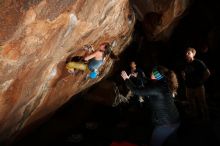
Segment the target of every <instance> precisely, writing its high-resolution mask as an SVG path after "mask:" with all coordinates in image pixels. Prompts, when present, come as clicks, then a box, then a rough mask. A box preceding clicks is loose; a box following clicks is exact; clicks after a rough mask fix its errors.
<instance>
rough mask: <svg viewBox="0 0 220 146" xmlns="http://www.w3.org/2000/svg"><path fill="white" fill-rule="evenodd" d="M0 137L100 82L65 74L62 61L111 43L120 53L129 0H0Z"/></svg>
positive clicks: (127, 35) (128, 25)
mask: <svg viewBox="0 0 220 146" xmlns="http://www.w3.org/2000/svg"><path fill="white" fill-rule="evenodd" d="M0 11H1V13H0V28H1V30H0V137H1V141H5V140H6V139H8V138H11V137H12V136H13V137H14V136H16V135H17V134H19V133H20V131H21V130H22V129H24V128H25V127H27V126H28V125H30V124H31V123H33V121H36V120H39V119H41V118H43V117H44V116H47V115H48V114H49V113H51V112H53V111H55V110H56V109H57V108H59V107H60V106H61V105H63V104H64V103H65V102H67V101H68V100H69V99H70V97H71V96H73V95H75V94H77V93H79V92H80V91H82V90H83V89H85V88H87V87H89V86H91V85H92V84H94V83H96V82H98V81H100V80H101V79H102V78H103V77H104V76H105V75H106V74H107V73H108V72H109V70H110V68H111V66H112V64H113V61H112V60H111V59H110V58H108V59H107V60H106V63H105V64H104V65H103V67H102V68H101V71H100V72H101V75H100V77H99V78H98V79H95V80H85V76H86V73H83V72H79V73H77V74H76V75H74V76H72V75H69V74H68V73H67V72H66V70H65V69H64V65H65V61H66V59H67V58H68V57H69V56H72V55H83V54H84V53H85V51H84V50H82V49H81V48H82V47H83V45H86V44H92V45H93V46H94V48H97V46H98V45H99V44H100V43H102V42H103V41H108V42H113V41H114V47H113V51H114V53H115V54H119V53H120V52H121V51H122V50H123V48H124V46H126V45H127V44H128V43H129V41H130V39H131V33H132V30H133V26H134V22H135V18H134V15H133V12H132V10H131V8H130V5H129V2H128V0H108V1H107V0H98V1H97V0H62V1H61V0H16V1H15V0H0Z"/></svg>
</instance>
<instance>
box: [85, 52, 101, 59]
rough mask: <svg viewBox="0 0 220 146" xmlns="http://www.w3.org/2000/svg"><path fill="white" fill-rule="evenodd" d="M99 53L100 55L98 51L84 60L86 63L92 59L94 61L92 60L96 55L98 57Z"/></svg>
mask: <svg viewBox="0 0 220 146" xmlns="http://www.w3.org/2000/svg"><path fill="white" fill-rule="evenodd" d="M97 53H98V52H97V51H96V52H94V53H92V54H90V55H88V56H86V57H85V58H84V60H85V61H88V60H90V59H92V58H95V57H96V55H97Z"/></svg>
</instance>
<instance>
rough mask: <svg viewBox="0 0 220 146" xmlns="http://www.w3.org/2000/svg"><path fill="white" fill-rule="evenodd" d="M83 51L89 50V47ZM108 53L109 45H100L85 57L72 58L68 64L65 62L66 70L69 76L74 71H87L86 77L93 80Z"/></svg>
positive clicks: (109, 50) (109, 51)
mask: <svg viewBox="0 0 220 146" xmlns="http://www.w3.org/2000/svg"><path fill="white" fill-rule="evenodd" d="M85 49H86V50H91V47H89V46H86V48H85ZM110 53H111V48H110V44H109V43H107V42H105V43H102V44H101V45H100V46H99V49H97V50H96V51H94V52H93V53H91V54H89V55H87V56H85V57H82V56H75V57H73V58H72V59H71V61H70V62H67V64H66V68H67V70H68V72H70V73H71V74H74V72H75V70H82V71H88V72H89V75H88V77H89V78H92V79H95V78H96V77H97V76H98V69H99V67H100V66H101V65H102V64H103V62H104V59H105V57H106V56H107V55H109V54H110Z"/></svg>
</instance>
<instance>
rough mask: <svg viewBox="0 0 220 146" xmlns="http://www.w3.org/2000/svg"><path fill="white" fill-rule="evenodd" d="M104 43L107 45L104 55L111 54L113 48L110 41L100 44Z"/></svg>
mask: <svg viewBox="0 0 220 146" xmlns="http://www.w3.org/2000/svg"><path fill="white" fill-rule="evenodd" d="M102 45H104V46H105V51H104V57H105V56H106V55H109V54H111V52H112V50H111V46H110V44H109V43H108V42H104V43H101V44H100V46H102Z"/></svg>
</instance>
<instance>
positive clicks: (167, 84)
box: [121, 66, 180, 146]
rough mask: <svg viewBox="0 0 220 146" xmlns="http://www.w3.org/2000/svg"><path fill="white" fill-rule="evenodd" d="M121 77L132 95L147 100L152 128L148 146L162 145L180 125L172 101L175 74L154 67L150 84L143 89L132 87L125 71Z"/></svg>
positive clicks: (175, 82) (177, 113) (175, 84)
mask: <svg viewBox="0 0 220 146" xmlns="http://www.w3.org/2000/svg"><path fill="white" fill-rule="evenodd" d="M121 77H122V78H123V79H124V80H125V83H126V85H127V86H128V88H129V89H130V90H131V91H132V92H133V94H135V95H138V96H144V97H145V98H146V100H148V104H149V107H150V110H151V112H152V115H151V117H152V123H153V126H154V130H153V133H152V137H151V142H150V146H161V145H163V143H164V142H165V140H166V139H167V138H168V137H169V136H170V135H171V134H172V133H174V132H175V131H176V130H177V129H178V127H179V125H180V118H179V112H178V110H177V108H176V106H175V103H174V99H173V94H176V91H177V88H178V81H177V77H176V74H175V73H174V72H173V71H171V70H168V69H167V68H165V67H163V66H157V67H154V69H153V70H152V73H151V81H152V83H148V84H147V85H146V86H145V87H144V88H143V89H140V88H137V87H136V86H134V85H133V83H132V81H131V80H130V79H129V76H128V75H127V73H126V72H125V71H122V72H121Z"/></svg>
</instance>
